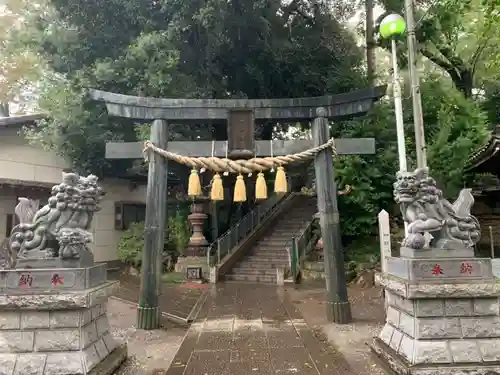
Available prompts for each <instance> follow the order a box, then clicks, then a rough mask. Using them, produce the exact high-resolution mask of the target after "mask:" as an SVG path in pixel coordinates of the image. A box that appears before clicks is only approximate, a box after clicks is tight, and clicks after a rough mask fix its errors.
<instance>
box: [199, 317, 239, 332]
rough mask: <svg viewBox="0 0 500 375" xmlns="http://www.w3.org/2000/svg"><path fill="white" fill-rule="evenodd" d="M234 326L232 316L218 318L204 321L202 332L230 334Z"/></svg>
mask: <svg viewBox="0 0 500 375" xmlns="http://www.w3.org/2000/svg"><path fill="white" fill-rule="evenodd" d="M233 326H234V318H233V316H232V315H231V316H220V317H219V318H218V319H208V318H207V319H206V320H205V321H204V322H203V326H202V329H203V332H209V331H213V332H232V331H233Z"/></svg>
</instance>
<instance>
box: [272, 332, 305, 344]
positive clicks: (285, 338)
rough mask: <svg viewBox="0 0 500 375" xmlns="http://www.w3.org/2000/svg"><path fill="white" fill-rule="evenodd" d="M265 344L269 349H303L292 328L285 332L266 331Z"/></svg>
mask: <svg viewBox="0 0 500 375" xmlns="http://www.w3.org/2000/svg"><path fill="white" fill-rule="evenodd" d="M267 342H268V344H269V347H270V348H295V347H298V348H300V347H302V348H303V347H304V345H303V343H302V340H301V339H300V337H299V335H297V332H296V331H295V329H293V328H289V329H287V330H273V331H268V332H267Z"/></svg>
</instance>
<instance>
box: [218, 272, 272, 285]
mask: <svg viewBox="0 0 500 375" xmlns="http://www.w3.org/2000/svg"><path fill="white" fill-rule="evenodd" d="M224 277H225V279H226V280H228V281H249V282H254V283H262V284H276V276H262V275H236V274H227V275H225V276H224Z"/></svg>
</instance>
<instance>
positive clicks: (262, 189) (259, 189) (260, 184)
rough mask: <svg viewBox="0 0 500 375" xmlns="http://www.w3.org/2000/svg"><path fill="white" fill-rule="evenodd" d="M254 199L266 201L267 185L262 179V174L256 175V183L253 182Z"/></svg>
mask: <svg viewBox="0 0 500 375" xmlns="http://www.w3.org/2000/svg"><path fill="white" fill-rule="evenodd" d="M255 199H267V184H266V179H265V178H264V173H262V172H259V173H258V174H257V181H256V182H255Z"/></svg>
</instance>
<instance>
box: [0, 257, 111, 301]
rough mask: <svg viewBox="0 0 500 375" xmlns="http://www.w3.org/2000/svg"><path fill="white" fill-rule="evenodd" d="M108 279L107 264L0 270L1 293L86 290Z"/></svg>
mask: <svg viewBox="0 0 500 375" xmlns="http://www.w3.org/2000/svg"><path fill="white" fill-rule="evenodd" d="M106 277H107V271H106V265H105V264H96V265H93V266H91V267H79V268H55V267H54V268H34V267H32V268H24V269H23V268H17V269H4V270H0V293H2V294H18V293H21V294H25V293H26V291H29V292H30V293H32V292H39V293H41V292H46V291H74V290H84V289H89V288H93V287H95V286H98V285H102V284H103V283H104V282H106Z"/></svg>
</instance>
